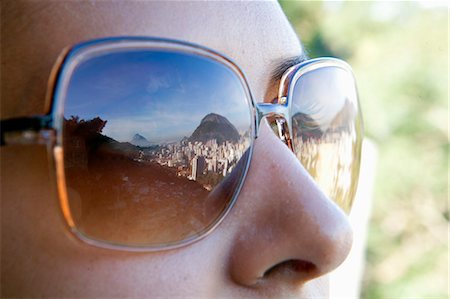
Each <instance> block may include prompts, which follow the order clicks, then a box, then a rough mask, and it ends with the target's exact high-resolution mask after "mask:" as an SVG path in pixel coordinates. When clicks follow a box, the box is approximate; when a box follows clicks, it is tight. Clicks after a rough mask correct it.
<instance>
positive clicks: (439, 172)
mask: <svg viewBox="0 0 450 299" xmlns="http://www.w3.org/2000/svg"><path fill="white" fill-rule="evenodd" d="M281 5H282V7H283V9H284V10H285V12H286V14H287V16H288V18H289V19H290V21H291V23H292V24H293V26H294V28H295V30H296V31H297V33H298V34H299V35H300V37H301V40H302V42H303V44H304V46H305V48H306V51H307V53H309V56H310V57H311V58H313V57H318V56H334V57H340V58H343V59H345V60H347V61H348V62H349V63H350V65H352V67H353V69H354V72H355V75H356V78H357V81H358V87H359V93H360V101H361V105H362V109H363V116H364V119H365V133H366V136H367V137H369V138H370V139H372V140H373V141H375V143H376V144H377V147H378V151H379V160H378V169H377V179H376V182H375V191H374V206H373V213H372V219H371V227H370V231H369V240H368V249H367V264H366V274H365V278H364V285H363V290H362V295H361V297H362V298H448V296H449V294H448V279H449V278H448V264H449V260H448V243H447V242H448V225H449V210H448V166H449V142H448V136H449V135H448V118H449V115H448V113H449V110H448V94H449V93H448V92H449V90H448V88H449V87H448V86H449V48H448V45H449V44H448V41H449V23H448V22H449V11H448V2H432V1H420V2H370V1H363V2H344V1H338V2H306V1H281Z"/></svg>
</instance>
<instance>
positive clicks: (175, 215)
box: [62, 48, 253, 247]
mask: <svg viewBox="0 0 450 299" xmlns="http://www.w3.org/2000/svg"><path fill="white" fill-rule="evenodd" d="M85 56H86V57H82V58H79V59H78V60H79V61H78V62H76V64H75V66H74V67H73V70H72V73H71V75H70V79H69V81H68V83H67V90H66V92H65V108H64V125H63V135H62V139H63V149H64V169H65V181H66V189H67V198H68V201H69V208H70V211H71V216H72V218H73V221H74V223H75V228H76V231H77V233H79V234H81V235H83V236H84V237H87V238H89V239H91V240H96V241H101V242H107V243H110V244H112V245H124V246H132V247H133V246H135V247H159V246H170V245H177V244H180V243H183V242H186V241H189V240H192V239H195V238H197V237H198V236H201V235H204V234H205V233H206V232H207V231H209V230H210V229H211V228H212V227H213V226H215V225H216V224H217V223H218V221H220V219H221V218H223V216H224V214H225V213H226V212H227V211H228V210H229V208H230V207H231V205H232V203H233V201H234V198H235V197H236V194H237V192H238V190H239V188H240V185H241V183H242V181H243V178H244V176H245V172H246V169H247V167H248V162H249V156H250V154H249V151H250V145H251V142H252V136H253V132H252V130H253V129H252V128H253V116H252V114H251V99H250V96H249V94H248V91H247V89H246V87H244V84H243V81H242V79H241V77H239V76H238V75H237V74H236V72H235V71H233V70H232V69H231V68H230V67H227V66H225V65H224V63H222V62H218V59H220V58H214V59H213V58H210V57H208V55H203V56H200V55H198V54H196V55H194V54H191V53H189V52H184V51H181V50H167V49H166V50H164V49H142V48H137V49H130V48H124V49H117V50H116V49H114V50H112V49H109V50H108V51H107V52H105V51H103V52H102V51H97V52H94V53H90V54H89V55H85Z"/></svg>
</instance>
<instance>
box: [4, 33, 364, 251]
mask: <svg viewBox="0 0 450 299" xmlns="http://www.w3.org/2000/svg"><path fill="white" fill-rule="evenodd" d="M47 102H48V111H49V112H48V113H47V114H46V115H44V116H34V117H25V118H15V119H9V120H3V121H2V122H1V128H2V130H1V143H2V145H5V144H14V143H42V144H47V145H48V148H49V150H50V152H51V154H52V157H53V159H52V161H53V163H52V165H53V166H52V169H54V171H55V173H56V177H55V178H56V182H57V188H58V194H59V202H60V206H61V210H62V214H63V216H64V218H65V221H66V222H67V224H68V226H69V228H70V230H71V231H72V232H73V233H74V234H75V235H76V236H78V237H79V238H80V239H81V240H83V241H85V242H87V243H89V244H92V245H95V246H99V247H105V248H110V249H119V250H129V251H154V250H162V249H171V248H176V247H180V246H183V245H186V244H189V243H192V242H194V241H197V240H199V239H201V238H203V237H205V236H206V235H208V234H209V233H210V232H211V231H212V230H213V229H214V228H216V227H217V226H218V225H219V224H220V222H221V221H222V220H223V219H224V217H225V216H226V215H227V214H228V213H229V211H230V209H231V208H232V207H233V205H234V203H235V202H236V199H237V197H238V194H239V190H240V189H241V187H242V185H243V183H244V180H245V177H246V174H247V171H248V168H249V165H250V161H251V157H252V149H253V141H254V140H255V138H257V134H258V128H259V126H260V123H261V120H263V119H266V120H267V121H268V123H269V124H270V126H271V127H272V129H273V130H274V132H275V133H276V134H277V135H278V136H279V138H280V139H281V140H282V141H283V142H284V143H285V144H286V145H287V146H288V147H289V148H290V149H291V150H292V152H293V154H294V155H295V156H296V157H297V158H298V161H299V163H301V164H302V165H303V167H305V168H306V170H307V171H308V172H309V173H310V175H311V176H312V177H313V178H314V180H315V182H316V183H317V184H318V186H320V188H322V190H323V192H324V193H325V194H327V195H328V196H329V198H330V199H332V200H334V202H335V203H336V204H337V205H338V206H340V207H341V208H342V209H343V210H344V211H346V212H349V211H350V208H351V205H352V201H353V198H354V195H355V192H356V187H357V181H358V175H359V166H360V154H361V143H362V136H363V126H362V118H361V113H360V109H359V104H358V96H357V90H356V84H355V80H354V77H353V74H352V71H351V69H350V67H349V66H348V64H346V63H345V62H343V61H341V60H338V59H335V58H319V59H312V60H307V61H305V62H303V63H300V64H298V65H295V66H292V67H291V68H289V69H288V70H287V71H286V72H285V74H284V75H283V76H282V78H281V81H280V85H279V92H278V97H277V98H276V99H274V100H273V102H272V103H255V101H254V100H253V98H252V94H251V91H250V89H249V86H248V84H247V81H246V79H245V76H244V74H243V72H242V71H241V70H240V69H239V67H238V66H237V65H236V64H234V63H233V62H232V61H231V60H230V59H228V58H227V57H225V56H223V55H221V54H219V53H217V52H214V51H212V50H210V49H207V48H205V47H201V46H198V45H193V44H190V43H186V42H180V41H174V40H167V39H159V38H141V37H126V38H122V37H121V38H107V39H100V40H93V41H88V42H84V43H81V44H78V45H76V46H74V47H72V48H71V49H68V50H66V51H65V52H64V53H63V54H62V55H61V56H60V58H59V59H58V61H57V63H56V65H55V67H54V69H53V71H52V74H51V77H50V80H49V86H48V92H47Z"/></svg>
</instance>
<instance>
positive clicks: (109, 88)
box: [64, 50, 251, 143]
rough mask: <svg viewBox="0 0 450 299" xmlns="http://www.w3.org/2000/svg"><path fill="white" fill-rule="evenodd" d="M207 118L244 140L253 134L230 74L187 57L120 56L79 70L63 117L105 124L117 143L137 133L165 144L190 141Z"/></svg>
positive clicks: (202, 59)
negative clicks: (214, 117)
mask: <svg viewBox="0 0 450 299" xmlns="http://www.w3.org/2000/svg"><path fill="white" fill-rule="evenodd" d="M124 51H126V52H124ZM209 113H217V114H220V115H222V116H224V117H226V118H227V119H228V120H229V121H230V122H231V123H232V124H233V125H234V126H235V127H236V128H237V130H238V131H239V132H240V133H241V134H242V133H243V132H244V131H247V130H248V129H249V128H250V126H251V119H250V118H251V117H250V112H249V105H248V101H247V100H246V95H245V91H244V89H243V87H242V86H241V83H240V81H239V79H238V78H237V76H236V75H235V74H234V73H233V72H232V71H231V70H229V69H228V68H226V67H224V66H223V65H221V64H219V63H218V62H216V61H213V60H211V59H208V58H205V57H200V56H194V55H191V54H189V53H181V52H178V53H177V52H167V51H164V50H152V51H149V50H121V52H115V53H108V54H102V55H99V56H96V57H92V58H89V59H88V60H85V61H83V62H81V63H80V64H79V65H78V66H77V68H76V69H75V71H74V73H73V76H72V78H71V81H70V84H69V88H68V91H67V100H66V106H65V113H64V115H65V117H66V118H70V117H71V116H72V115H76V116H79V117H80V119H86V120H87V119H92V118H94V117H100V118H101V119H104V120H107V124H106V126H105V128H104V129H103V134H105V135H107V136H110V137H112V138H114V139H116V140H117V141H121V142H124V141H130V140H131V139H132V138H133V136H134V135H135V134H137V133H138V134H140V135H142V136H144V137H145V138H146V139H147V140H148V141H150V142H151V143H162V142H172V141H179V140H180V139H181V138H182V137H184V136H187V137H189V136H190V135H191V134H192V132H193V131H194V130H195V128H196V127H197V126H198V125H199V123H200V121H201V119H202V118H203V117H204V116H205V115H207V114H209Z"/></svg>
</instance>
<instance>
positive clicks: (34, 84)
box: [1, 1, 302, 118]
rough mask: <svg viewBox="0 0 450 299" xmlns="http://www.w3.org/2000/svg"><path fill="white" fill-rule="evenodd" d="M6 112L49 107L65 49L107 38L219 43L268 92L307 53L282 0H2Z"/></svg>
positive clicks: (256, 89) (255, 87) (257, 91)
mask: <svg viewBox="0 0 450 299" xmlns="http://www.w3.org/2000/svg"><path fill="white" fill-rule="evenodd" d="M1 35H2V43H1V44H2V46H1V47H2V49H1V50H2V61H3V63H2V64H3V65H2V68H3V70H4V73H5V74H8V76H7V79H5V76H2V95H3V96H2V98H3V99H2V106H1V108H2V109H1V110H2V118H4V117H10V116H11V117H12V116H18V115H26V114H33V113H42V109H43V107H44V106H43V104H44V103H43V99H44V94H45V86H46V80H47V78H48V75H49V72H50V69H51V67H52V65H53V63H54V61H55V59H56V57H57V56H58V54H59V53H60V52H61V50H62V49H63V48H64V47H66V46H68V45H73V44H75V43H78V42H80V41H83V40H88V39H94V38H100V37H107V36H126V35H135V36H136V35H140V36H155V37H163V38H173V39H179V40H184V41H188V42H192V43H196V44H201V45H203V46H206V47H209V48H211V49H214V50H216V51H218V52H221V53H223V54H225V55H226V56H228V57H230V58H231V59H232V60H234V61H235V62H236V63H237V64H238V65H239V66H240V67H241V69H242V70H243V71H244V73H245V74H246V75H247V78H248V81H249V84H250V86H251V88H252V91H253V93H254V95H255V98H256V99H262V98H263V97H264V93H265V92H266V91H265V87H266V86H267V84H268V81H269V79H270V75H271V74H270V72H271V70H272V68H273V66H274V65H275V64H277V63H278V62H279V61H280V60H283V59H285V58H288V57H292V56H296V55H300V54H301V51H302V50H301V46H300V43H299V41H298V39H297V37H296V35H295V33H294V32H293V30H292V28H291V27H290V25H289V23H288V21H287V19H286V17H285V16H284V14H283V12H282V11H281V9H280V7H279V5H278V4H277V3H276V2H188V1H186V2H181V1H180V2H172V1H170V2H153V1H115V2H110V1H108V2H106V1H6V2H2V34H1Z"/></svg>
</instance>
